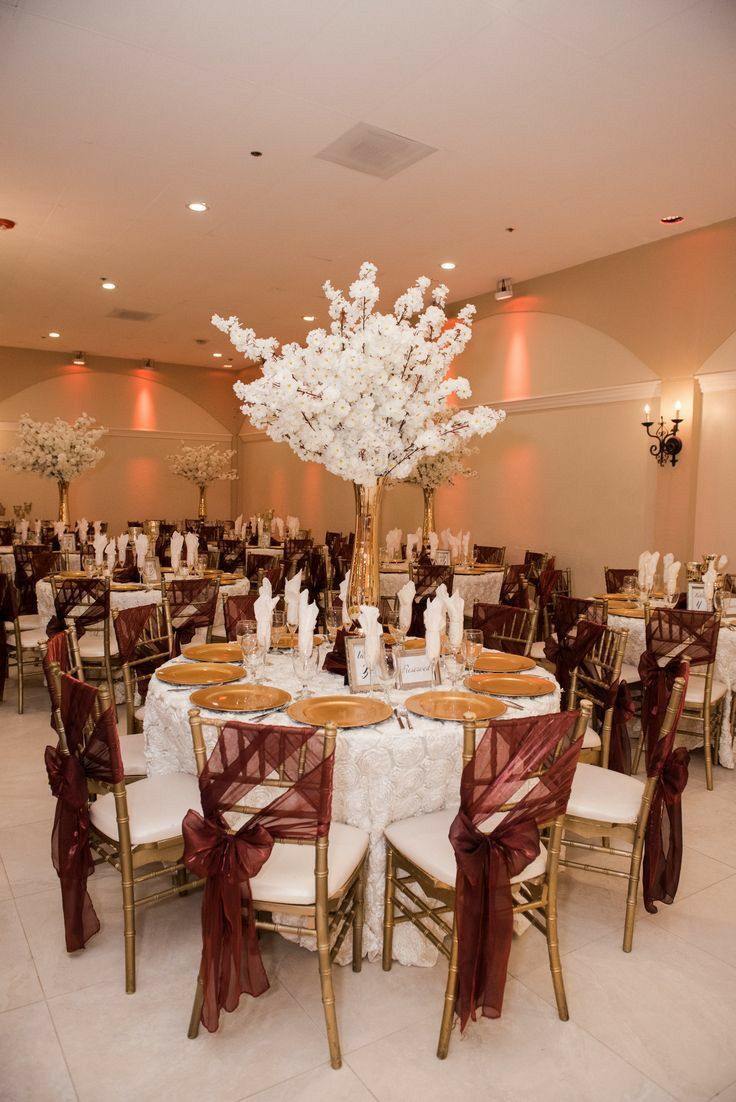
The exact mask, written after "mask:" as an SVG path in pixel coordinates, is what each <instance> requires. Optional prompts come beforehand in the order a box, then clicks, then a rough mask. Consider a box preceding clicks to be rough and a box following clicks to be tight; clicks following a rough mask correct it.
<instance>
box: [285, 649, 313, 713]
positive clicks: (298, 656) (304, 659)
mask: <svg viewBox="0 0 736 1102" xmlns="http://www.w3.org/2000/svg"><path fill="white" fill-rule="evenodd" d="M291 663H292V666H293V668H294V676H295V677H296V679H297V681H299V683H300V685H301V688H300V690H299V695H298V697H297V699H299V700H301V699H302V697H305V696H309V695H310V694H309V693H308V692H307V686H308V685H310V684H311V682H312V681H313V680H314V678H315V677H316V676H317V669H318V667H319V650H318V648H317V647H312V653H311V654H302V652H301V651H300V650H299V648H298V647H295V648H294V653H293V654H292V656H291Z"/></svg>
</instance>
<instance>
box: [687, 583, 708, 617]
mask: <svg viewBox="0 0 736 1102" xmlns="http://www.w3.org/2000/svg"><path fill="white" fill-rule="evenodd" d="M708 606H709V601H708V599H707V597H706V596H705V584H704V583H703V582H688V585H687V607H688V610H689V611H690V612H709V611H710V609H709V607H708Z"/></svg>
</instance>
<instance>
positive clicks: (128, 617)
mask: <svg viewBox="0 0 736 1102" xmlns="http://www.w3.org/2000/svg"><path fill="white" fill-rule="evenodd" d="M158 608H159V606H158V605H157V604H155V603H153V604H147V605H133V606H132V607H131V608H122V609H120V611H119V612H118V614H117V616H116V617H115V618H114V620H113V623H114V625H115V638H116V639H117V643H118V653H119V654H120V657H121V659H122V661H123V662H134V663H135V665H134V666H133V667H132V669H131V671H130V672H131V674H132V676H133V677H134V678H135V682H136V688H137V690H138V695H139V696H140V698H141V701H142V702H145V699H146V695H147V693H148V686H149V683H150V680H151V677H152V675H153V674H154V672H155V671H156V670H157V669H158V667H159V666H161V665H163V663H164V662H167V661H168V659H169V657H170V650H169V644H168V639H167V638H166V637H165V636H157V635H155V634H152V633H155V632H156V631H158V630H159V629H158V625H157V624H156V623H155V622H153V623H152V621H155V617H156V613H157V611H158ZM142 659H145V661H142Z"/></svg>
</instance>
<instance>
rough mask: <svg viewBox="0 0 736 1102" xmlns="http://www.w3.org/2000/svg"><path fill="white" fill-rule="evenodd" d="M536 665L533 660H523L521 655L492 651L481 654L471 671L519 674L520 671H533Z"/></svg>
mask: <svg viewBox="0 0 736 1102" xmlns="http://www.w3.org/2000/svg"><path fill="white" fill-rule="evenodd" d="M536 664H537V663H536V662H535V661H534V659H533V658H525V657H524V655H523V654H506V653H505V651H501V650H493V651H490V652H489V653H488V654H481V655H480V657H479V658H478V659H477V660H476V663H475V666H474V667H473V669H474V670H475V671H476V672H477V673H521V671H522V670H533V669H534V667H535V666H536Z"/></svg>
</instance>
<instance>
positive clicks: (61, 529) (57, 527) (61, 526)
mask: <svg viewBox="0 0 736 1102" xmlns="http://www.w3.org/2000/svg"><path fill="white" fill-rule="evenodd" d="M65 532H66V524H65V523H64V521H63V520H55V521H54V535H55V536H56V538H57V539H61V537H62V536H63V535H64V533H65Z"/></svg>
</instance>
